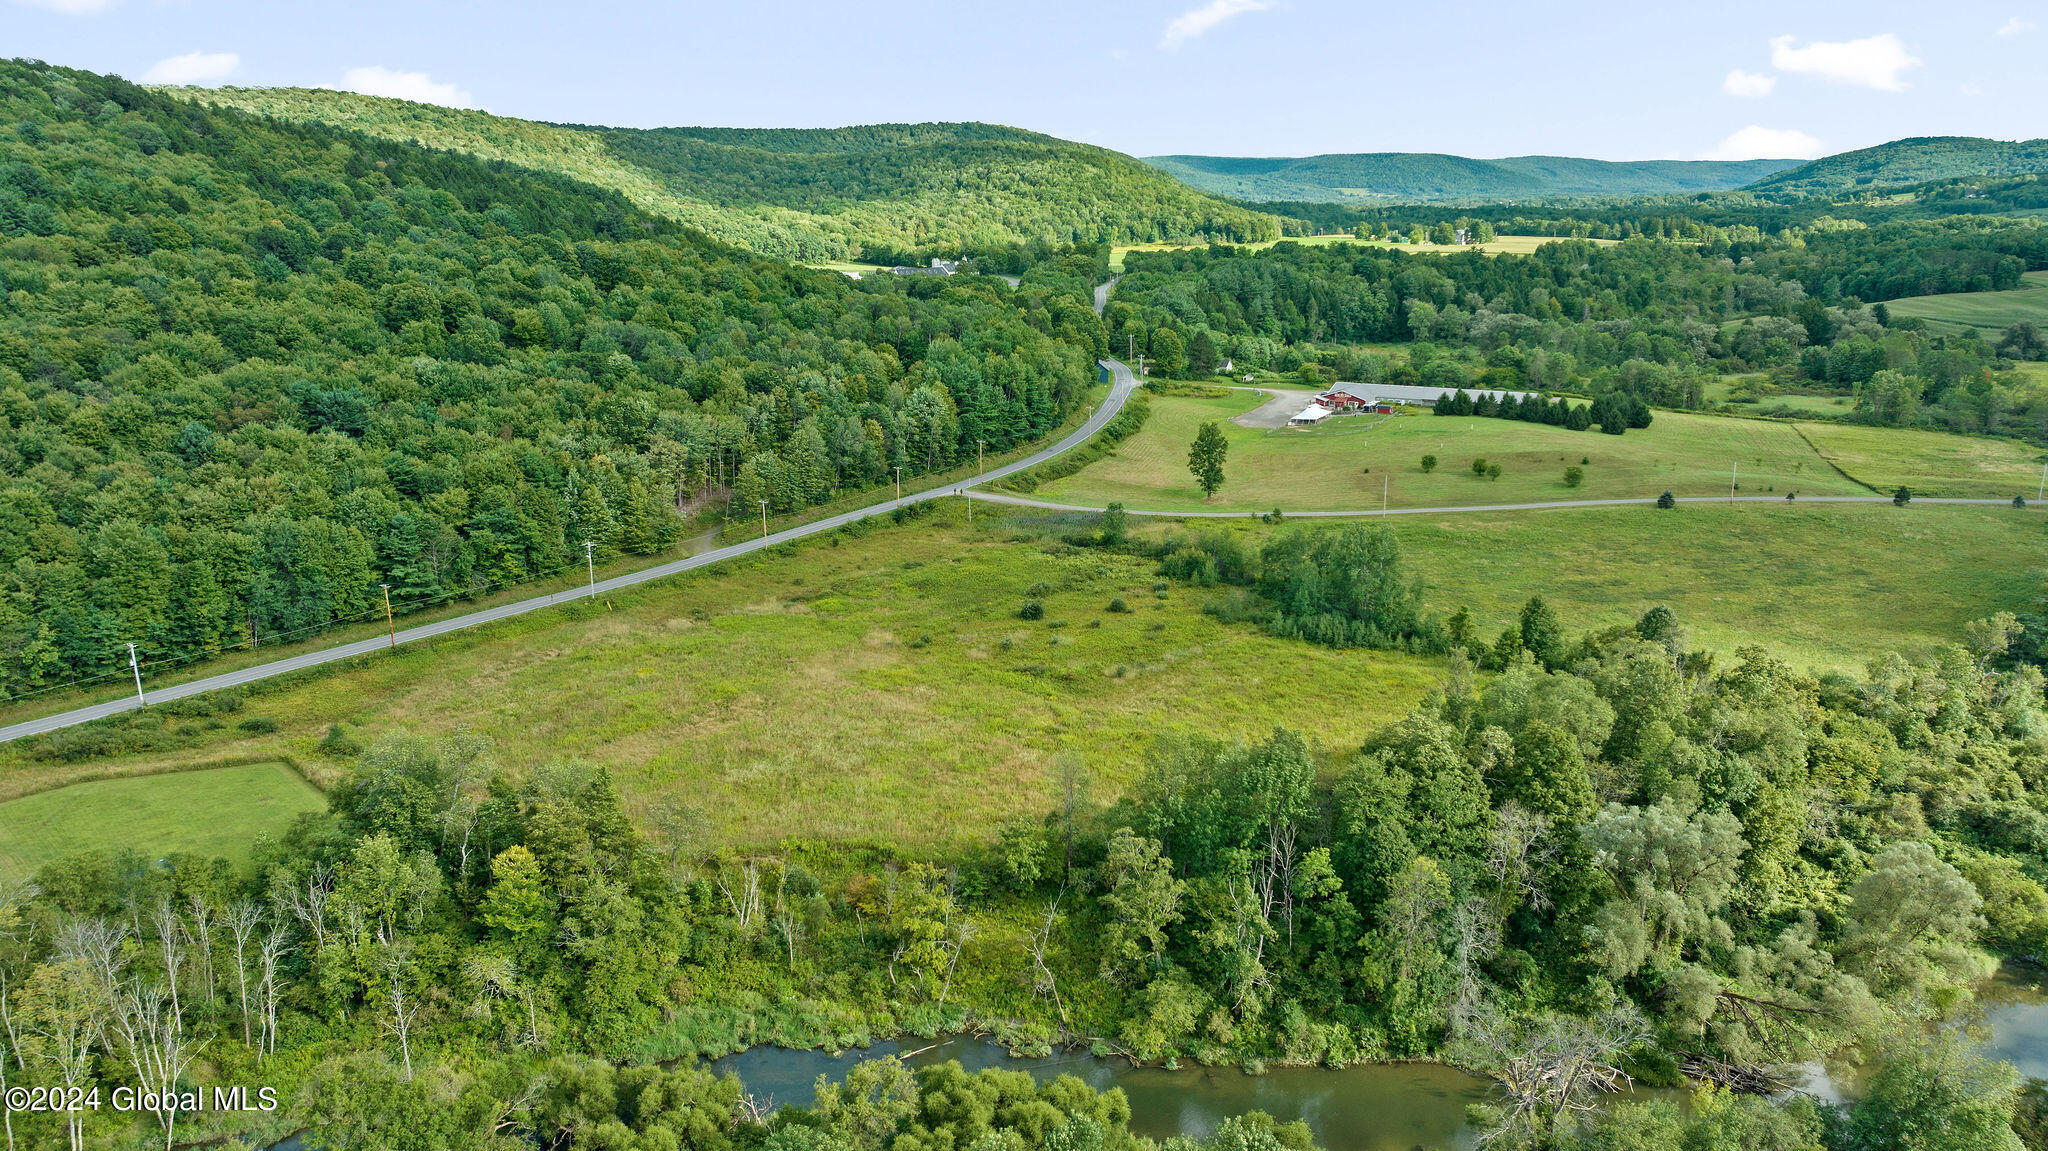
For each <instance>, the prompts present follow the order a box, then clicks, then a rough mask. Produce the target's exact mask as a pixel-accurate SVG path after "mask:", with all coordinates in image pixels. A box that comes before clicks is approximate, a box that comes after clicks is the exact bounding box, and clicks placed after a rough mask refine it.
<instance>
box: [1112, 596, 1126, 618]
mask: <svg viewBox="0 0 2048 1151" xmlns="http://www.w3.org/2000/svg"><path fill="white" fill-rule="evenodd" d="M1109 610H1110V612H1111V613H1112V614H1115V615H1126V614H1129V612H1130V610H1131V605H1129V604H1127V603H1125V602H1124V599H1123V597H1122V596H1118V597H1116V598H1115V599H1113V600H1110V601H1109Z"/></svg>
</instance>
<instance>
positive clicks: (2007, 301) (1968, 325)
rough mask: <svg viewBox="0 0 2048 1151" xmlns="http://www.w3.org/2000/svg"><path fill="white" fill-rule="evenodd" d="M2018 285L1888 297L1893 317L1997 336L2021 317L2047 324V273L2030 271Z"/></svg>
mask: <svg viewBox="0 0 2048 1151" xmlns="http://www.w3.org/2000/svg"><path fill="white" fill-rule="evenodd" d="M2020 280H2021V283H2020V286H2019V287H2017V288H2013V289H2011V290H2010V291H2004V292H1950V293H1947V294H1945V295H1939V296H1908V297H1906V298H1905V299H1902V300H1887V301H1885V307H1887V308H1890V309H1891V312H1892V315H1894V316H1906V317H1910V318H1913V319H1919V320H1925V321H1927V322H1928V323H1929V324H1931V325H1934V326H1936V327H1942V328H1949V329H1952V330H1961V329H1972V330H1975V331H1976V332H1977V333H1978V334H1980V335H1984V336H1993V337H1995V336H1997V335H1999V334H2000V333H2002V332H2004V331H2005V329H2006V328H2007V327H2009V326H2011V325H2013V324H2017V323H2019V322H2020V321H2022V320H2030V321H2032V322H2033V323H2035V324H2037V325H2040V326H2042V327H2048V272H2027V273H2025V274H2023V275H2022V276H2021V277H2020Z"/></svg>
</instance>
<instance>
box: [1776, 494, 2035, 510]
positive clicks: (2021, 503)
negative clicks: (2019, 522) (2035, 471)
mask: <svg viewBox="0 0 2048 1151" xmlns="http://www.w3.org/2000/svg"><path fill="white" fill-rule="evenodd" d="M1786 498H1787V499H1790V498H1791V497H1790V496H1787V497H1786ZM2012 506H2014V507H2016V508H2023V507H2026V506H2027V497H2025V496H2014V497H2013V498H2012Z"/></svg>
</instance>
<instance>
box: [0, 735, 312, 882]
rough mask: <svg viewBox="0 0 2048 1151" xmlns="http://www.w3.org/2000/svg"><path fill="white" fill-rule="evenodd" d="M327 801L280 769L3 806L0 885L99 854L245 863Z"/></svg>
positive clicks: (70, 793)
mask: <svg viewBox="0 0 2048 1151" xmlns="http://www.w3.org/2000/svg"><path fill="white" fill-rule="evenodd" d="M326 805H327V803H326V800H325V799H324V798H323V797H322V796H321V794H320V793H319V792H318V791H315V790H314V789H313V788H312V786H311V785H309V784H307V783H306V781H305V780H303V779H301V778H299V776H298V775H297V774H296V773H295V772H293V771H292V770H291V769H290V768H288V767H286V766H284V765H283V764H281V763H257V764H246V765H242V766H238V767H217V768H212V769H210V770H205V771H182V772H177V773H174V774H168V775H150V776H142V777H138V778H129V779H103V780H95V781H92V782H88V783H74V784H72V785H70V786H69V787H63V788H59V789H57V790H55V791H45V792H41V793H39V794H36V795H29V796H24V797H23V798H21V799H16V800H10V801H8V802H7V803H0V875H4V876H6V877H8V878H10V879H18V878H20V877H22V876H24V875H27V874H29V873H31V872H33V871H34V870H35V869H36V868H37V867H39V866H41V865H42V864H44V863H47V862H49V861H50V860H52V859H56V858H58V857H59V856H63V855H69V854H72V853H74V852H79V851H87V850H91V849H93V848H110V849H111V848H124V847H126V848H134V849H135V850H137V851H142V852H146V853H148V854H152V855H159V854H160V855H169V854H172V853H174V852H191V853H193V854H197V855H204V856H209V857H211V856H223V857H226V858H229V859H240V858H242V857H243V856H245V855H247V854H248V851H249V846H250V844H251V843H252V842H253V841H254V839H255V837H256V836H257V835H258V834H260V833H264V832H269V833H271V834H276V833H279V832H282V831H283V830H284V829H285V828H286V827H287V826H289V825H290V823H291V821H292V817H293V816H295V815H297V814H298V813H300V812H302V811H318V810H320V809H321V808H323V807H325V806H326Z"/></svg>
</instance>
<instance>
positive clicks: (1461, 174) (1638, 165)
mask: <svg viewBox="0 0 2048 1151" xmlns="http://www.w3.org/2000/svg"><path fill="white" fill-rule="evenodd" d="M1145 162H1146V163H1148V164H1151V165H1153V166H1154V167H1157V168H1158V169H1160V170H1161V171H1163V172H1168V173H1171V174H1172V175H1173V176H1174V177H1175V178H1177V179H1179V180H1182V181H1184V182H1185V183H1187V184H1189V185H1191V186H1193V187H1196V188H1200V189H1201V190H1203V191H1205V192H1212V193H1215V194H1216V195H1220V196H1233V197H1236V198H1239V199H1244V200H1255V201H1278V200H1297V201H1307V202H1311V203H1423V202H1435V201H1446V200H1503V199H1517V198H1535V197H1553V196H1653V195H1666V194H1671V193H1684V192H1714V191H1726V190H1729V189H1732V188H1740V187H1742V186H1744V185H1746V184H1749V183H1751V182H1752V181H1755V180H1757V179H1759V178H1762V177H1766V176H1769V175H1771V174H1772V173H1775V172H1779V171H1782V170H1784V169H1786V168H1791V167H1795V166H1797V165H1798V164H1799V161H1797V160H1735V161H1721V160H1631V161H1610V160H1583V159H1576V158H1573V157H1569V156H1513V157H1509V158H1507V159H1502V160H1475V159H1472V158H1470V157H1466V156H1447V155H1442V154H1439V153H1434V152H1363V153H1335V154H1330V155H1323V156H1305V157H1301V158H1298V159H1291V158H1285V157H1282V158H1272V159H1257V158H1248V157H1233V156H1148V157H1146V158H1145Z"/></svg>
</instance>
